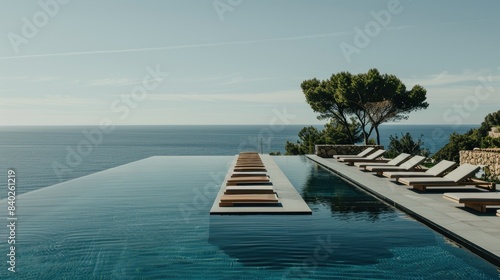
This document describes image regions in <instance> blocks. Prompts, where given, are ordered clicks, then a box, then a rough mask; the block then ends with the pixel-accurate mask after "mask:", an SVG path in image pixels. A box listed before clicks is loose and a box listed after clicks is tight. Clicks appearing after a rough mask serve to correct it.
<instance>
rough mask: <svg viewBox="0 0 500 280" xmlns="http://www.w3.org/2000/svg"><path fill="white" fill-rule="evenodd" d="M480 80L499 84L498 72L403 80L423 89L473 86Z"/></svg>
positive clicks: (474, 72) (430, 76)
mask: <svg viewBox="0 0 500 280" xmlns="http://www.w3.org/2000/svg"><path fill="white" fill-rule="evenodd" d="M480 79H482V80H486V81H488V82H490V83H498V82H500V71H491V70H480V71H472V70H465V71H463V72H462V73H449V72H448V71H443V72H441V73H439V74H434V75H427V76H422V77H416V76H414V77H410V78H406V79H404V82H406V83H409V84H412V85H413V84H419V85H422V86H424V87H443V86H446V87H450V86H474V85H476V84H478V83H479V82H480Z"/></svg>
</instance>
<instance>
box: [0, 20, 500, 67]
mask: <svg viewBox="0 0 500 280" xmlns="http://www.w3.org/2000/svg"><path fill="white" fill-rule="evenodd" d="M493 20H498V18H489V19H474V20H466V21H456V22H439V23H429V24H423V25H422V24H418V25H401V26H387V27H385V28H382V29H383V30H394V31H400V30H403V29H408V28H415V27H421V26H436V25H452V24H460V23H470V22H483V21H493ZM353 33H354V31H353V30H349V31H339V32H332V33H319V34H311V35H302V36H293V37H281V38H269V39H256V40H245V41H229V42H219V43H200V44H188V45H175V46H166V47H152V48H136V49H121V50H98V51H79V52H65V53H46V54H28V55H19V56H0V60H7V59H20V58H39V57H56V56H72V55H89V54H109V53H129V52H146V51H164V50H179V49H190V48H203V47H219V46H230V45H246V44H255V43H264V42H278V41H294V40H304V39H316V38H327V37H336V36H343V35H350V34H353Z"/></svg>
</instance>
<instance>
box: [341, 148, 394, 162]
mask: <svg viewBox="0 0 500 280" xmlns="http://www.w3.org/2000/svg"><path fill="white" fill-rule="evenodd" d="M384 154H385V150H377V151H375V152H373V153H371V154H370V155H368V156H366V157H363V158H346V157H341V158H339V159H338V161H340V162H345V163H347V164H348V165H353V164H354V163H355V162H373V161H375V162H376V161H377V159H378V158H379V157H382V156H383V155H384Z"/></svg>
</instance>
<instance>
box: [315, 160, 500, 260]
mask: <svg viewBox="0 0 500 280" xmlns="http://www.w3.org/2000/svg"><path fill="white" fill-rule="evenodd" d="M306 157H307V158H309V159H310V160H312V161H314V162H316V163H318V164H320V165H321V166H323V167H325V168H326V169H328V170H330V171H332V172H334V173H335V174H337V175H338V176H339V177H340V178H342V179H343V180H345V181H347V182H349V183H351V184H353V185H355V186H356V187H358V188H360V189H362V190H364V191H366V192H367V193H369V194H371V195H373V196H375V197H376V198H378V199H380V200H382V201H383V202H385V203H387V204H389V205H391V206H394V207H395V208H397V209H399V210H401V211H403V212H405V213H407V214H408V215H410V216H411V217H413V218H415V219H416V220H418V221H420V222H422V223H424V224H425V225H427V226H429V227H430V228H432V229H434V230H436V231H438V232H439V233H441V234H443V235H444V236H446V237H448V238H450V239H452V240H454V241H455V242H457V243H458V244H460V245H462V246H463V247H465V248H467V249H468V250H470V251H472V252H474V253H476V254H477V255H479V256H481V257H482V258H484V259H486V260H487V261H489V262H491V263H492V264H494V265H496V266H498V267H500V237H499V236H500V217H498V216H496V215H495V213H493V214H492V215H485V214H482V213H479V212H474V211H469V210H466V209H465V208H463V206H462V205H461V204H457V203H453V202H451V201H448V200H446V199H444V198H443V193H444V192H453V191H456V190H457V189H447V190H446V191H443V192H435V191H431V192H425V193H423V192H418V191H414V190H413V189H411V188H410V187H408V186H404V185H400V184H397V183H395V181H393V180H390V179H388V178H385V177H383V178H382V177H378V176H374V175H373V174H374V173H371V172H363V171H361V170H359V168H357V167H354V166H348V165H346V164H343V163H340V162H338V161H337V160H335V159H333V158H321V157H318V156H316V155H306ZM458 190H459V191H460V190H461V191H464V190H467V189H465V188H463V187H462V188H460V189H458Z"/></svg>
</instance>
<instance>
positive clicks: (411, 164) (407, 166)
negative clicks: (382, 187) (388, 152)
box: [365, 156, 426, 175]
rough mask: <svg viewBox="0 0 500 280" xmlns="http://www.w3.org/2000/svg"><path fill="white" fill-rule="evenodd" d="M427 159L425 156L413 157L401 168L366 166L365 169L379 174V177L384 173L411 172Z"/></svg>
mask: <svg viewBox="0 0 500 280" xmlns="http://www.w3.org/2000/svg"><path fill="white" fill-rule="evenodd" d="M425 159H426V157H424V156H413V157H412V158H410V159H409V160H407V161H405V162H404V163H402V164H401V165H400V166H370V165H369V166H366V167H365V169H366V170H369V171H374V172H377V174H378V175H382V172H384V171H410V170H413V169H415V167H417V166H418V165H419V164H421V163H422V162H423V161H424V160H425Z"/></svg>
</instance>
